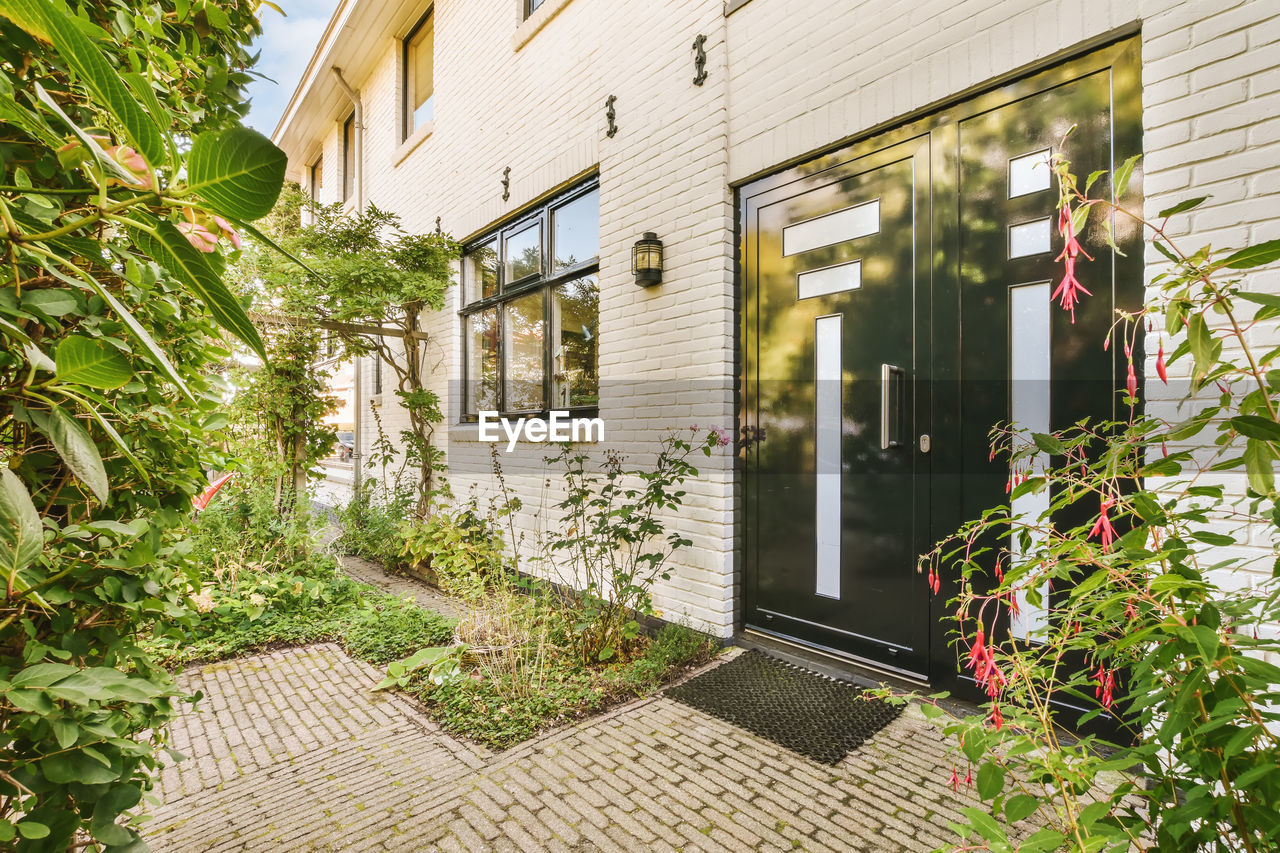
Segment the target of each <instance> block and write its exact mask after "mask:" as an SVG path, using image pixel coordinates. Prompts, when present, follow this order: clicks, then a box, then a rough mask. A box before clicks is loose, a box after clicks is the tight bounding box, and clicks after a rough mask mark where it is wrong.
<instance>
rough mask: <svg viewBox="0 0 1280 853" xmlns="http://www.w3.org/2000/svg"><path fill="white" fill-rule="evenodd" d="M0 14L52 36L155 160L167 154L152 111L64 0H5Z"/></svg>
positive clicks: (103, 103) (101, 102)
mask: <svg viewBox="0 0 1280 853" xmlns="http://www.w3.org/2000/svg"><path fill="white" fill-rule="evenodd" d="M0 15H3V16H4V17H6V18H8V19H9V20H11V21H13V22H14V23H15V24H17V25H18V26H19V27H21V28H22V29H24V30H26V31H27V32H28V33H30V34H31V35H33V36H36V37H37V38H42V39H44V40H46V41H49V42H52V43H53V46H54V48H56V49H57V51H58V54H59V55H60V56H61V57H62V59H63V60H64V61H65V62H66V63H67V66H68V67H69V68H71V69H72V70H73V71H74V72H75V73H76V75H77V76H78V77H79V78H80V80H81V82H82V83H84V85H85V86H86V87H87V88H88V89H89V91H90V92H91V93H92V94H93V97H94V101H95V102H96V103H97V104H99V105H100V106H102V107H104V108H105V109H107V110H109V111H110V112H111V114H112V115H114V116H115V117H116V119H117V120H118V121H119V122H120V124H121V125H122V126H123V127H124V130H125V133H126V134H127V135H128V136H129V141H130V142H132V143H133V147H134V148H136V149H138V152H139V153H140V154H142V156H143V157H144V158H145V159H146V161H147V162H148V163H150V164H152V165H156V164H158V163H161V162H162V161H163V160H164V141H163V139H162V137H161V136H160V129H159V128H158V127H157V126H156V123H155V121H154V120H153V118H152V117H151V116H148V115H147V114H146V112H145V111H144V110H143V109H142V107H140V106H139V105H138V102H137V101H135V100H134V99H133V96H132V95H130V94H129V90H128V89H126V88H125V86H124V83H122V82H121V80H120V73H119V72H118V71H117V70H116V69H115V68H113V67H112V66H111V63H109V62H107V60H106V58H105V57H104V56H103V55H102V51H100V50H99V49H98V47H97V45H95V44H94V43H93V42H91V41H90V40H89V38H88V37H87V36H85V35H84V33H82V32H80V29H79V28H78V27H77V26H76V25H75V23H74V22H73V21H72V12H71V10H70V9H68V8H67V4H66V3H65V2H64V0H0Z"/></svg>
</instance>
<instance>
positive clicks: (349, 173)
mask: <svg viewBox="0 0 1280 853" xmlns="http://www.w3.org/2000/svg"><path fill="white" fill-rule="evenodd" d="M355 188H356V114H355V113H352V114H351V117H350V118H348V119H347V120H346V121H344V122H343V123H342V200H343V201H347V200H348V199H350V198H351V197H352V196H353V195H355Z"/></svg>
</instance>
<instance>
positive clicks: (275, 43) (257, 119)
mask: <svg viewBox="0 0 1280 853" xmlns="http://www.w3.org/2000/svg"><path fill="white" fill-rule="evenodd" d="M276 5H278V6H279V7H280V8H281V9H283V10H284V11H285V15H286V16H287V17H281V16H280V13H279V12H276V11H275V10H274V9H272V8H271V7H269V6H267V5H263V6H262V35H261V36H260V37H259V38H258V39H257V40H256V41H255V42H254V43H253V48H252V49H253V50H254V51H261V52H262V57H261V58H260V59H259V60H258V64H257V66H256V70H257V71H258V73H259V74H265V75H266V76H267V77H269V78H271V79H270V80H254V81H253V83H251V84H249V100H250V103H251V105H252V106H251V108H250V110H249V115H248V116H247V117H246V118H245V124H247V125H249V127H252V128H253V129H254V130H256V131H258V132H259V133H263V134H266V135H267V136H270V135H271V132H272V131H273V130H275V129H276V123H277V122H279V121H280V116H281V114H283V113H284V108H285V107H286V106H287V105H288V103H289V97H290V96H291V95H293V90H294V89H296V88H297V86H298V81H299V80H300V79H301V78H302V72H303V71H305V70H306V67H307V61H308V60H310V59H311V53H312V51H314V50H315V48H316V43H317V42H319V41H320V35H321V34H322V33H323V32H324V28H325V25H326V24H328V23H329V16H330V15H332V14H333V10H334V8H335V7H336V6H337V5H338V0H276Z"/></svg>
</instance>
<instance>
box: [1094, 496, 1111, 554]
mask: <svg viewBox="0 0 1280 853" xmlns="http://www.w3.org/2000/svg"><path fill="white" fill-rule="evenodd" d="M1115 504H1116V502H1115V499H1114V498H1111V497H1106V498H1103V499H1102V510H1101V512H1099V513H1098V520H1097V521H1095V522H1094V523H1093V527H1092V529H1090V530H1089V535H1090V536H1097V537H1098V538H1099V539H1100V540H1101V541H1102V550H1104V551H1110V550H1111V543H1112V542H1114V541H1115V540H1116V531H1115V528H1113V527H1112V526H1111V519H1110V518H1109V517H1108V516H1107V511H1108V510H1110V509H1111V507H1113V506H1115Z"/></svg>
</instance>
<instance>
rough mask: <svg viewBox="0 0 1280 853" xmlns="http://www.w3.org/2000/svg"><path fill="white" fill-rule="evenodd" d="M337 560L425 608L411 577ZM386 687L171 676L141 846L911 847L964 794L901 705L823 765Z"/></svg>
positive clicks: (632, 721)
mask: <svg viewBox="0 0 1280 853" xmlns="http://www.w3.org/2000/svg"><path fill="white" fill-rule="evenodd" d="M344 562H345V563H346V565H347V568H348V571H349V572H350V573H352V575H353V576H356V577H360V578H361V579H362V580H370V582H374V581H375V580H376V581H378V585H379V586H380V587H382V588H384V589H391V590H392V591H397V592H398V593H399V594H405V593H412V592H414V591H415V590H416V591H417V592H416V595H415V597H416V600H417V601H418V602H419V603H423V601H424V594H423V590H422V587H421V586H420V585H418V584H416V583H415V582H413V581H411V580H409V579H405V578H388V577H387V576H385V575H383V574H381V573H380V572H379V570H378V569H377V567H376V566H372V564H369V565H368V566H361V565H356V566H355V568H354V569H353V568H352V563H351V561H350V560H344ZM371 573H378V575H377V576H375V575H374V574H371ZM430 606H432V607H435V606H436V605H435V604H434V603H432V604H431V605H430ZM381 677H382V673H381V671H380V670H379V669H378V668H376V667H372V666H369V665H367V664H364V663H362V662H360V661H357V660H354V659H352V658H350V657H349V656H348V655H346V654H345V653H344V652H343V651H342V649H341V648H339V647H338V646H336V645H334V644H320V645H315V646H311V647H307V648H296V649H282V650H278V651H273V652H269V653H266V654H260V655H254V656H252V657H246V658H241V659H238V660H235V661H229V662H223V663H217V664H211V665H208V666H205V667H203V668H200V669H195V670H192V671H190V672H186V673H183V674H182V675H180V676H179V682H180V684H181V686H182V688H183V689H184V690H186V691H188V692H194V691H196V690H201V691H203V692H204V693H205V697H206V698H205V699H204V701H202V702H201V703H200V704H199V705H198V707H196V708H195V709H193V710H191V711H189V712H188V713H186V714H185V715H184V716H183V717H181V718H180V719H179V720H177V721H176V723H175V724H174V726H173V728H172V746H173V748H174V749H176V750H178V751H179V752H181V753H184V754H186V755H188V756H190V758H189V759H188V760H187V761H184V762H181V763H179V764H176V765H174V764H169V765H167V766H165V767H163V768H162V769H161V770H160V771H159V772H158V773H157V776H156V789H155V791H154V793H153V795H152V797H151V798H150V799H149V800H148V801H149V802H152V801H154V803H155V805H153V806H152V807H151V808H150V816H151V818H152V819H151V821H150V822H149V823H148V824H146V830H145V832H146V837H147V840H148V841H149V842H150V844H151V846H152V848H153V849H155V850H157V851H162V853H163V851H183V853H186V851H190V850H201V851H226V853H235V852H236V851H294V850H311V851H320V850H343V851H348V850H405V851H408V850H414V851H416V850H457V851H508V850H511V851H543V850H546V851H565V853H590V851H606V850H607V851H617V850H621V851H626V852H627V853H631V851H641V850H662V851H673V850H685V851H688V850H705V851H736V850H792V849H803V850H811V851H827V850H831V851H866V850H885V851H903V850H924V849H931V848H932V847H935V846H944V845H946V844H948V843H949V842H950V841H952V840H953V839H952V837H951V834H950V831H949V830H948V829H947V828H946V826H945V824H946V822H947V821H948V820H955V819H957V818H958V816H959V812H960V809H962V808H964V807H965V806H969V805H974V804H975V803H976V802H977V800H976V797H975V794H974V792H973V791H972V790H970V789H967V788H965V787H964V786H961V788H960V790H959V791H953V790H952V789H951V787H950V785H949V784H948V780H949V779H950V776H951V767H952V763H953V760H954V759H953V758H952V757H951V755H950V754H949V752H948V746H949V745H948V743H947V740H946V738H945V737H944V736H943V735H942V734H941V733H940V732H939V731H938V730H937V729H935V728H934V727H933V726H932V725H931V724H929V723H928V722H926V721H924V720H923V719H920V718H919V716H918V715H912V714H910V713H908V714H903V715H902V716H900V717H899V718H898V719H896V720H895V721H894V722H892V723H891V724H890V725H889V726H887V727H886V728H885V729H883V730H881V731H880V732H879V733H877V734H876V735H875V736H874V737H873V738H871V739H870V740H868V741H867V742H866V743H864V744H863V745H862V746H861V747H859V748H858V749H857V750H855V751H854V752H852V753H851V754H850V755H848V756H846V758H845V759H844V760H843V761H841V762H840V763H839V764H837V765H836V766H835V767H826V766H823V765H819V764H815V763H814V762H812V761H809V760H808V759H806V758H803V757H801V756H798V755H795V754H792V753H790V752H788V751H786V750H784V749H781V748H779V747H778V746H777V745H776V744H773V743H770V742H768V741H765V740H762V739H761V738H758V737H756V736H755V735H752V734H750V733H749V732H746V731H743V730H741V729H738V728H735V727H734V726H731V725H729V724H728V723H725V722H723V721H721V720H717V719H714V718H712V717H709V716H706V715H703V714H702V713H700V712H698V711H696V710H694V709H692V708H689V707H687V706H685V705H681V704H679V703H676V702H674V701H672V700H668V699H666V698H664V697H661V696H659V697H651V698H647V699H640V700H636V701H634V702H630V703H628V704H625V705H622V706H619V707H617V708H615V709H613V710H612V711H610V712H608V713H606V714H603V715H601V716H598V717H595V718H593V719H588V720H584V721H582V722H579V723H577V724H574V725H572V726H568V727H565V728H562V729H559V730H556V731H553V732H549V733H547V734H544V735H542V736H540V737H538V738H536V739H534V740H532V741H530V742H528V743H526V744H524V745H521V746H519V747H515V748H513V749H510V750H507V751H506V752H502V753H493V752H491V751H489V750H486V749H483V748H481V747H477V746H474V745H472V744H469V743H466V742H463V741H460V740H457V739H455V738H452V737H450V736H449V735H448V734H447V733H445V732H444V731H442V730H441V729H440V728H439V726H437V725H436V724H435V723H433V722H432V721H431V720H430V719H429V718H428V717H427V716H426V714H425V712H424V710H423V708H422V707H421V706H419V705H418V704H417V703H416V702H414V701H413V700H412V699H411V698H409V697H406V696H403V695H401V694H387V693H373V692H371V688H372V687H373V685H374V684H376V683H377V682H378V681H379V680H380V679H381ZM1013 829H1014V832H1013V833H1012V835H1013V837H1015V838H1023V837H1026V835H1028V834H1030V833H1031V832H1034V831H1035V829H1036V827H1035V826H1034V825H1033V824H1031V823H1029V822H1026V823H1023V824H1019V825H1018V826H1016V827H1014V828H1013Z"/></svg>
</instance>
